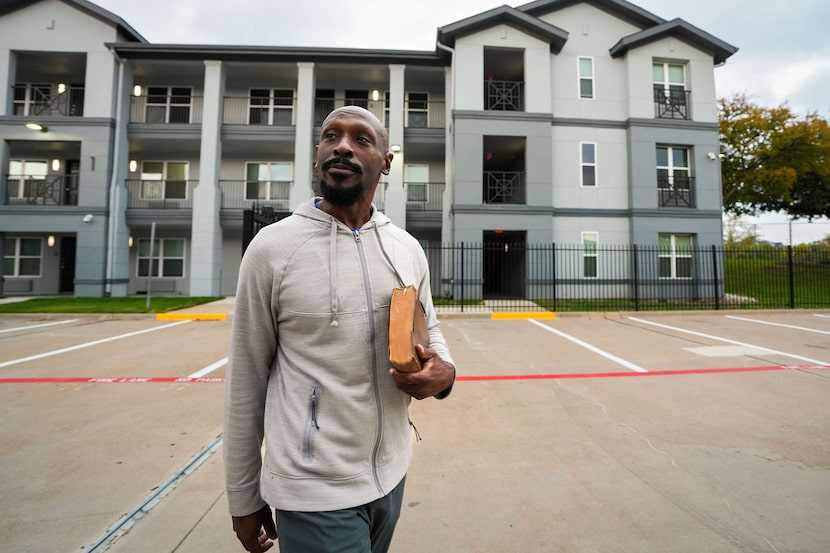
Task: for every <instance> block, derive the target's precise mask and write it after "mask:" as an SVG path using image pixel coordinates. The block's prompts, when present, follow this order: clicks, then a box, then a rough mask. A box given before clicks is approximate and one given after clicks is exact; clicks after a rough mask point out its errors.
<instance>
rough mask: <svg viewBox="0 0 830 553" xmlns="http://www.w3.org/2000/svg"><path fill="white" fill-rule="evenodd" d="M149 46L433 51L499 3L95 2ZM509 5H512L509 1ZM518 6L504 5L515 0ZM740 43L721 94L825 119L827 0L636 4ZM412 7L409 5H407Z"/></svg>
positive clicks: (780, 228)
mask: <svg viewBox="0 0 830 553" xmlns="http://www.w3.org/2000/svg"><path fill="white" fill-rule="evenodd" d="M92 1H93V2H94V3H96V4H98V5H99V6H101V7H103V8H105V9H107V10H109V11H111V12H113V13H114V14H116V15H118V16H119V17H121V18H122V19H123V20H125V21H126V22H127V23H128V24H129V25H131V26H132V27H133V28H134V29H135V30H136V31H137V32H138V33H140V34H141V35H142V36H144V38H146V39H147V40H148V41H150V42H152V43H157V44H161V43H186V44H234V45H267V46H322V47H345V48H380V49H396V50H429V51H432V50H435V36H436V30H437V29H438V27H441V26H444V25H447V24H450V23H453V22H455V21H458V20H461V19H464V18H466V17H469V16H472V15H475V14H477V13H481V12H483V11H486V10H489V9H491V8H495V7H498V6H501V5H502V4H505V2H504V1H498V0H463V1H451V0H418V1H417V2H415V3H413V4H409V5H407V6H408V7H405V6H404V5H402V4H394V3H392V2H387V1H383V2H382V1H378V0H361V1H359V2H358V1H355V0H340V1H339V2H332V1H326V0H296V1H284V0H283V1H280V0H233V1H232V2H221V1H212V0H143V1H141V2H138V1H136V0H92ZM508 3H509V2H508ZM524 3H525V2H524V1H523V0H522V1H519V2H514V3H509V5H511V6H514V7H515V6H520V5H522V4H524ZM633 3H634V4H636V5H638V6H640V7H641V8H643V9H646V10H648V11H650V12H652V13H654V14H655V15H658V16H659V17H662V18H663V19H666V20H671V19H674V18H676V17H679V18H681V19H684V20H685V21H687V22H689V23H691V24H692V25H695V26H697V27H699V28H700V29H702V30H704V31H706V32H708V33H710V34H712V35H714V36H716V37H718V38H719V39H721V40H723V41H725V42H727V43H729V44H732V45H733V46H736V47H738V48H739V51H738V52H737V53H736V54H735V55H733V56H732V57H731V58H729V60H728V61H727V62H726V64H725V65H724V66H722V67H719V68H717V69H716V71H715V78H716V86H717V93H718V96H720V97H727V96H731V95H733V94H735V93H738V92H743V93H746V94H747V95H749V96H750V98H752V99H753V100H754V101H755V102H756V103H759V104H761V105H764V106H767V107H773V106H777V105H780V104H783V103H787V105H789V106H790V107H791V108H792V109H794V110H796V111H798V112H799V113H802V114H803V113H807V112H818V113H819V115H821V116H822V117H824V118H830V35H829V34H828V31H827V22H828V21H830V1H828V0H789V1H787V2H775V1H773V0H694V1H682V2H680V1H677V0H635V1H634V2H633ZM412 7H414V8H416V9H409V8H412ZM754 222H755V221H754ZM760 223H762V224H760V225H759V226H758V230H759V232H760V233H761V234H762V235H764V237H766V238H767V239H770V240H774V241H780V242H784V243H787V242H788V241H789V236H788V234H789V225H788V224H787V222H786V219H780V220H776V219H774V218H770V217H766V218H765V219H764V220H762V221H760ZM793 229H794V230H793V236H794V241H795V242H796V243H798V242H799V241H805V240H814V239H817V238H821V237H823V236H824V235H826V234H830V223H823V224H820V225H816V224H813V225H807V224H806V223H796V224H795V225H793Z"/></svg>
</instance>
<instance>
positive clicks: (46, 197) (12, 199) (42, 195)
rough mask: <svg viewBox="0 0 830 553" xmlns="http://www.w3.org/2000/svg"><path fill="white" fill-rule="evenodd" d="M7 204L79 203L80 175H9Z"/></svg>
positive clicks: (7, 179) (7, 177)
mask: <svg viewBox="0 0 830 553" xmlns="http://www.w3.org/2000/svg"><path fill="white" fill-rule="evenodd" d="M6 205H78V175H52V176H47V177H31V176H25V175H7V176H6Z"/></svg>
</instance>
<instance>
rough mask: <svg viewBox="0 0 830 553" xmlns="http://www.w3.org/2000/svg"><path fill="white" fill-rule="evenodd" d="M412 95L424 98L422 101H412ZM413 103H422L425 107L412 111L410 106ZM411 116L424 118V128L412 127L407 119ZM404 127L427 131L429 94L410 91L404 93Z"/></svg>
mask: <svg viewBox="0 0 830 553" xmlns="http://www.w3.org/2000/svg"><path fill="white" fill-rule="evenodd" d="M413 94H418V95H423V96H424V98H423V99H413V98H412V95H413ZM414 102H418V103H419V104H420V103H424V104H425V106H424V107H423V108H416V109H413V108H412V104H413V103H414ZM413 114H423V116H424V126H423V127H421V126H418V125H414V126H413V125H411V124H410V119H409V117H410V115H413ZM406 126H407V128H410V127H411V128H414V129H428V128H429V92H416V91H410V92H407V93H406Z"/></svg>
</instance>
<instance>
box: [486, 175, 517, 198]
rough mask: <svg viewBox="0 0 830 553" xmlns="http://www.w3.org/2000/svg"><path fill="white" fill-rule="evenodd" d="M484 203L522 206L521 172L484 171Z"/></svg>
mask: <svg viewBox="0 0 830 553" xmlns="http://www.w3.org/2000/svg"><path fill="white" fill-rule="evenodd" d="M483 178H484V203H486V204H524V203H525V202H526V194H525V174H524V172H521V171H485V172H484V177H483Z"/></svg>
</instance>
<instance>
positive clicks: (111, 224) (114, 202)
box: [104, 49, 124, 297]
mask: <svg viewBox="0 0 830 553" xmlns="http://www.w3.org/2000/svg"><path fill="white" fill-rule="evenodd" d="M110 51H111V52H112V55H113V56H115V59H116V60H117V61H118V84H117V85H116V98H115V128H114V130H113V138H114V140H113V142H114V144H113V148H112V158H111V159H110V168H111V173H112V175H111V177H110V191H109V195H108V196H109V197H108V200H109V217H107V262H106V277H105V279H104V296H106V297H109V296H111V295H112V277H113V274H112V273H113V267H114V266H115V234H116V232H115V231H116V219H117V218H118V205H119V202H118V199H119V196H120V188H119V187H118V170H117V165H118V158H119V155H120V153H121V152H120V149H121V145H120V144H121V140H120V138H119V136H118V133H119V129H120V128H121V127H120V124H121V105H122V102H123V98H122V96H123V92H124V60H123V59H122V58H121V57H120V56H119V55H118V54H117V53H116V52H115V50H112V49H110Z"/></svg>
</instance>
